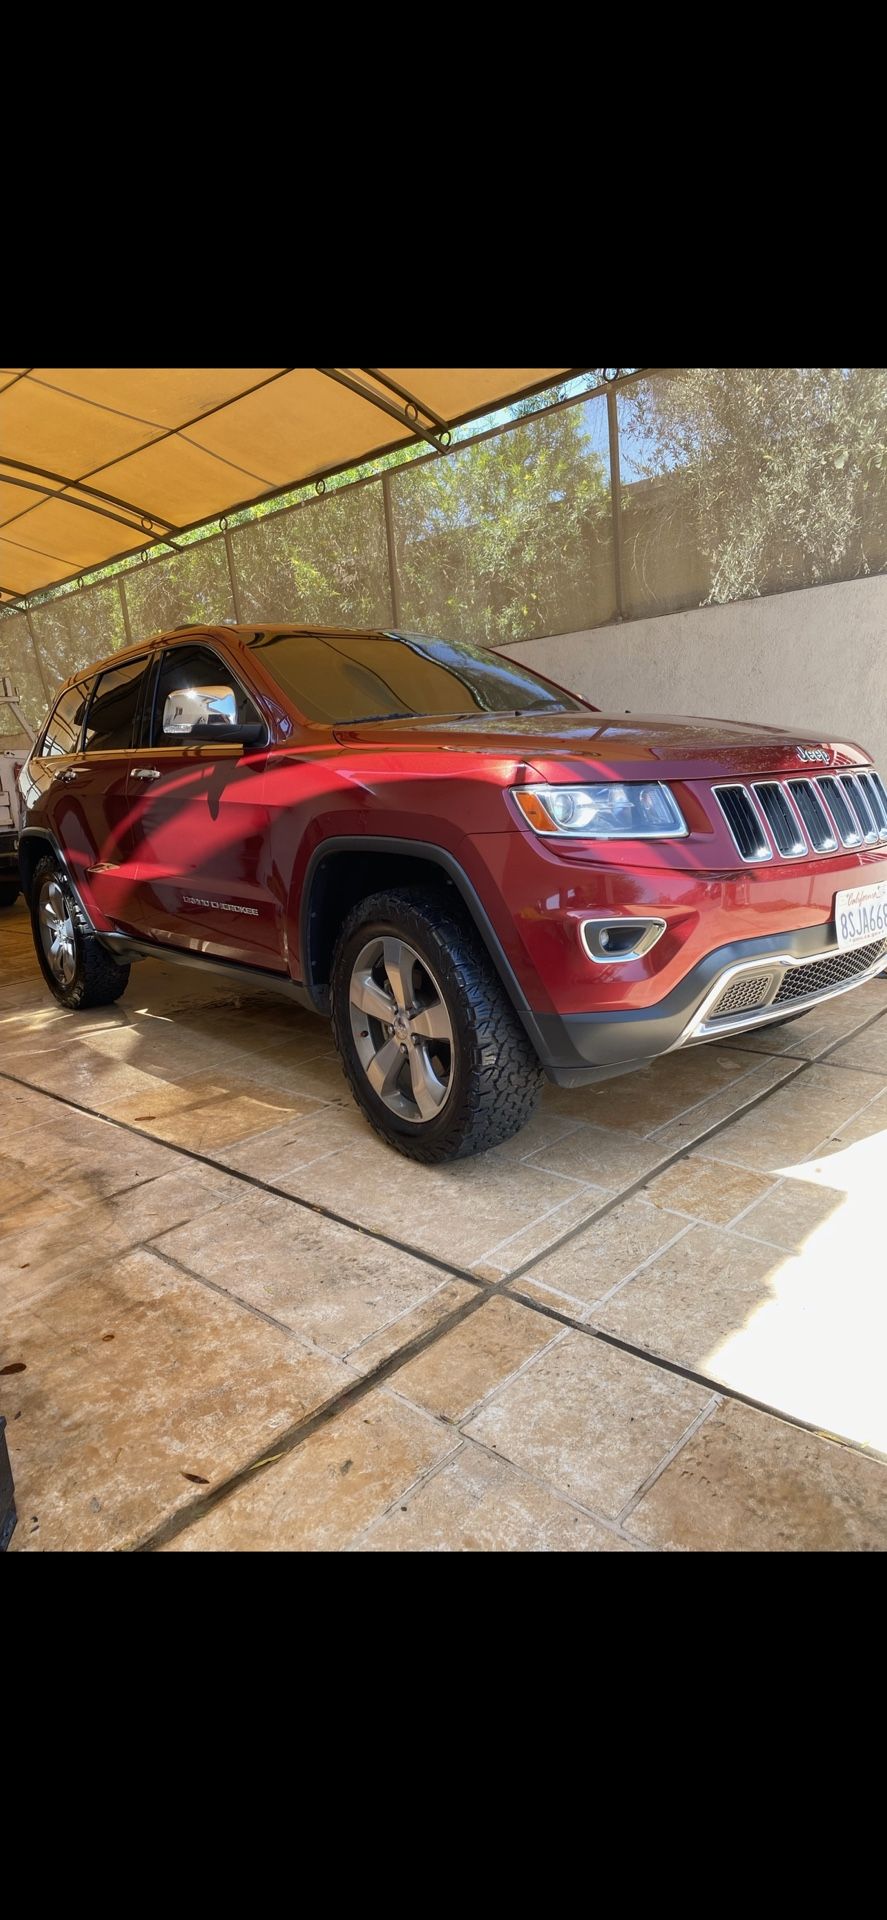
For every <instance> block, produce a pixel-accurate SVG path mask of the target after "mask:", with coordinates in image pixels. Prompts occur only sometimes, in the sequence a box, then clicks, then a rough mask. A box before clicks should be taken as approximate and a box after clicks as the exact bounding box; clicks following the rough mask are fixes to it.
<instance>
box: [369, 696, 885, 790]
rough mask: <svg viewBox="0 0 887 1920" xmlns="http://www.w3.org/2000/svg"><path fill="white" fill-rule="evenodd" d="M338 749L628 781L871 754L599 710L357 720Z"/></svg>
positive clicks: (746, 728)
mask: <svg viewBox="0 0 887 1920" xmlns="http://www.w3.org/2000/svg"><path fill="white" fill-rule="evenodd" d="M335 733H336V738H337V740H339V741H341V743H342V744H343V745H349V746H367V747H376V748H379V747H385V748H403V749H408V748H410V747H413V748H417V749H419V750H421V751H424V752H427V751H428V750H429V748H439V749H440V750H441V752H447V753H460V752H461V753H469V754H478V753H481V754H490V753H492V754H496V755H500V756H502V757H503V758H507V759H509V760H511V759H514V760H519V761H523V762H524V763H525V764H527V765H528V766H530V767H532V768H534V769H535V770H536V771H542V772H544V773H546V774H548V773H549V771H550V773H551V776H552V777H554V778H559V779H563V778H565V776H566V769H565V767H564V765H563V763H564V762H566V761H569V762H571V763H573V766H574V768H576V770H578V768H577V766H576V763H581V767H582V768H591V769H593V770H594V771H595V772H597V773H609V774H616V775H617V776H619V777H621V778H628V776H629V774H630V773H636V774H637V776H638V777H639V778H647V779H649V778H650V775H651V774H652V773H653V771H654V769H655V774H656V777H657V778H664V777H666V776H670V777H671V778H673V779H684V780H692V779H695V778H700V777H710V778H712V779H716V778H718V777H720V776H722V775H724V774H725V773H727V772H730V773H736V774H744V773H748V772H793V773H797V772H799V771H800V769H801V767H802V766H803V765H806V764H809V765H810V766H811V770H812V771H816V770H817V767H818V768H820V769H821V768H823V767H825V766H844V765H847V766H852V765H856V764H857V763H865V762H867V760H868V755H867V754H865V753H864V752H863V751H862V749H861V748H859V747H856V746H853V745H851V744H850V743H848V742H846V741H842V742H839V743H836V742H834V741H829V739H828V736H827V735H825V734H817V733H807V732H804V731H799V730H798V729H796V728H782V727H765V726H752V725H746V724H744V723H743V722H740V721H734V720H709V719H703V718H699V717H697V716H687V717H685V716H683V715H661V714H660V715H656V716H647V715H643V714H633V713H632V714H619V715H614V714H604V713H591V712H589V713H575V714H573V713H558V714H550V715H549V714H538V713H534V714H524V715H517V716H515V715H514V714H489V713H485V714H481V713H479V714H477V715H467V716H463V715H459V716H456V717H453V718H451V719H449V718H448V719H435V718H433V719H427V720H425V719H409V720H373V721H363V722H360V723H358V724H356V725H354V726H347V727H346V726H340V727H337V728H336V729H335Z"/></svg>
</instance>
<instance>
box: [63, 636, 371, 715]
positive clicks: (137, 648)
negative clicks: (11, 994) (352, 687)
mask: <svg viewBox="0 0 887 1920" xmlns="http://www.w3.org/2000/svg"><path fill="white" fill-rule="evenodd" d="M276 633H286V634H294V635H299V634H306V635H307V634H312V635H314V636H316V637H318V638H320V639H322V640H325V639H327V638H329V639H331V640H342V639H344V638H345V637H346V636H350V637H352V638H355V637H357V636H358V635H359V636H360V638H361V639H363V640H402V639H403V638H404V637H405V636H404V635H403V634H402V633H399V632H398V631H397V630H396V629H395V628H393V627H324V626H321V625H320V624H319V623H318V622H317V621H309V622H306V623H305V624H304V625H299V624H298V622H295V621H292V620H288V621H285V622H281V623H280V624H272V623H270V622H269V623H264V622H263V623H262V625H258V624H257V623H256V622H255V621H250V622H249V623H244V622H241V623H240V624H239V625H237V626H235V625H234V623H233V622H232V621H222V620H219V621H195V622H192V623H191V624H189V625H187V626H181V627H166V628H164V630H163V632H162V633H152V634H150V635H149V637H148V638H147V639H146V640H139V641H137V642H134V643H133V645H132V646H130V647H118V648H117V650H116V652H114V653H106V654H103V655H102V657H101V659H99V660H90V661H89V663H88V665H87V666H85V667H78V669H77V671H76V673H69V675H68V678H67V680H64V681H63V682H62V684H61V686H60V687H59V690H58V693H57V694H56V696H55V701H54V702H53V705H55V703H56V702H57V701H58V699H59V698H60V696H61V695H62V694H63V693H64V692H65V691H66V690H67V688H68V687H76V686H79V684H80V682H81V680H90V679H91V678H92V676H93V674H96V673H104V672H105V671H106V670H107V668H109V667H117V666H120V665H122V663H123V662H124V661H125V660H139V659H141V656H142V655H143V654H145V653H153V652H155V651H156V649H157V648H158V647H162V646H168V645H169V642H170V641H171V640H180V639H188V638H193V639H200V638H201V637H203V638H205V639H212V637H213V636H214V635H217V636H221V637H222V638H224V637H226V636H231V635H233V636H234V637H235V638H236V639H242V640H258V639H260V638H263V637H264V635H265V634H276Z"/></svg>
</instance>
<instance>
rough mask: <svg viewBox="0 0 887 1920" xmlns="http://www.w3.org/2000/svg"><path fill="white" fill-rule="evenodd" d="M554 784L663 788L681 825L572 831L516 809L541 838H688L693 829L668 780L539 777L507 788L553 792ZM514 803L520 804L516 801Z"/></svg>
mask: <svg viewBox="0 0 887 1920" xmlns="http://www.w3.org/2000/svg"><path fill="white" fill-rule="evenodd" d="M554 787H563V788H564V790H565V792H567V793H570V792H575V793H582V792H584V791H585V789H586V788H587V787H661V788H662V791H663V793H666V794H667V795H668V798H669V800H670V802H671V805H672V806H673V807H674V808H675V809H676V811H677V814H678V816H679V818H680V820H681V822H682V825H681V827H680V828H675V831H674V832H673V833H571V832H570V829H569V827H534V826H532V825H531V823H530V821H529V820H528V819H527V817H526V814H524V813H521V809H520V807H519V806H518V808H517V811H518V813H519V814H520V818H521V823H522V825H523V826H524V827H525V828H526V831H527V832H528V833H535V834H537V835H538V837H539V839H540V840H578V841H580V842H582V841H597V842H599V843H603V842H605V841H615V840H686V839H688V838H689V834H690V829H689V827H688V825H687V822H686V820H685V819H684V816H683V813H682V811H681V808H680V807H679V806H678V803H677V801H676V799H675V797H674V794H673V793H672V790H671V787H670V785H669V782H668V781H667V780H621V779H620V780H613V779H605V780H538V781H537V782H536V783H535V785H531V784H530V782H529V781H528V782H527V784H526V786H522V787H509V789H508V791H509V793H510V794H511V795H512V796H514V795H515V794H518V793H551V791H552V789H553V788H554ZM515 804H516V805H517V803H516V802H515Z"/></svg>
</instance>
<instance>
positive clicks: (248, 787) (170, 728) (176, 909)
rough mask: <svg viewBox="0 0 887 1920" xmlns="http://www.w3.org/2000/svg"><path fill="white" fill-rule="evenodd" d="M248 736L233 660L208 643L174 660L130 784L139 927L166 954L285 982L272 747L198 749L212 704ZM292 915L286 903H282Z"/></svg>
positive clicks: (174, 651)
mask: <svg viewBox="0 0 887 1920" xmlns="http://www.w3.org/2000/svg"><path fill="white" fill-rule="evenodd" d="M207 695H212V704H213V705H214V706H215V707H216V708H217V709H218V710H219V711H220V712H225V713H228V712H230V713H231V714H232V716H233V717H232V726H231V731H232V733H234V734H235V735H236V732H237V729H238V726H239V725H244V726H247V727H256V725H257V723H258V724H260V725H261V729H262V735H263V739H264V741H265V742H267V739H268V732H267V726H266V725H265V723H264V721H263V718H262V715H261V714H260V712H259V708H258V706H257V704H256V702H255V700H254V699H253V697H252V695H251V694H250V693H249V692H248V690H247V689H246V687H245V686H244V684H243V682H242V679H241V677H240V675H239V674H238V672H237V669H236V667H235V666H234V664H233V663H232V661H231V660H230V659H229V658H228V657H227V656H226V655H224V654H223V653H222V652H221V651H216V649H215V648H213V647H212V646H211V645H210V644H209V643H207V642H195V641H193V640H184V641H180V642H178V643H176V644H174V645H172V646H170V647H169V648H167V649H166V650H165V652H164V653H163V655H162V657H161V659H160V663H159V668H158V670H157V672H156V675H155V678H154V682H153V685H152V687H151V689H150V692H149V696H148V700H147V703H146V709H145V722H144V725H143V732H142V741H141V744H140V746H139V748H138V750H137V751H136V752H135V753H134V754H133V756H132V761H131V765H130V771H129V779H128V783H127V803H128V817H129V822H130V826H131V830H132V833H133V859H134V864H135V895H136V901H137V908H136V911H137V917H138V922H139V925H140V927H141V929H142V932H143V933H144V934H146V935H147V936H148V937H149V938H150V939H152V940H157V941H161V942H163V943H164V944H166V945H172V946H177V947H190V948H193V949H195V950H196V951H199V952H202V953H208V954H214V955H217V956H218V957H219V958H222V959H228V960H237V961H241V962H247V963H248V964H250V965H252V966H261V967H267V968H270V969H273V970H279V971H281V972H283V971H285V960H284V956H283V953H282V951H281V940H280V932H279V927H280V920H281V911H280V900H279V898H278V895H279V893H280V886H281V884H282V883H281V882H280V881H279V878H277V877H275V875H274V872H273V869H272V863H271V846H270V834H269V831H268V810H267V805H266V801H265V768H266V761H267V747H266V745H264V744H255V743H253V744H250V745H249V746H244V745H243V744H242V743H240V742H239V741H236V740H233V741H232V742H231V743H230V744H229V743H228V742H227V741H225V740H224V739H223V738H220V739H219V740H218V741H216V740H212V741H206V740H203V741H198V742H196V743H195V742H191V741H190V740H189V737H188V724H189V719H190V716H191V715H193V714H194V713H196V712H197V711H198V710H199V709H200V708H201V706H202V707H204V708H205V706H206V704H207V702H206V698H205V696H207ZM284 904H285V900H284Z"/></svg>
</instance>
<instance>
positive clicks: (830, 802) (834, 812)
mask: <svg viewBox="0 0 887 1920" xmlns="http://www.w3.org/2000/svg"><path fill="white" fill-rule="evenodd" d="M817 784H818V787H819V791H820V793H821V794H822V796H823V799H824V800H825V803H826V806H827V807H828V810H829V813H830V814H831V816H832V819H833V820H834V823H835V826H836V827H837V829H838V832H839V834H840V836H841V839H842V840H843V842H844V845H845V847H858V846H859V845H860V844H861V842H862V833H861V831H860V828H859V823H858V821H857V818H856V815H855V813H852V812H851V810H850V806H849V804H848V801H847V796H846V794H845V792H844V789H843V787H842V786H841V784H840V781H838V780H833V779H831V778H827V779H823V780H820V781H818V782H817Z"/></svg>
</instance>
